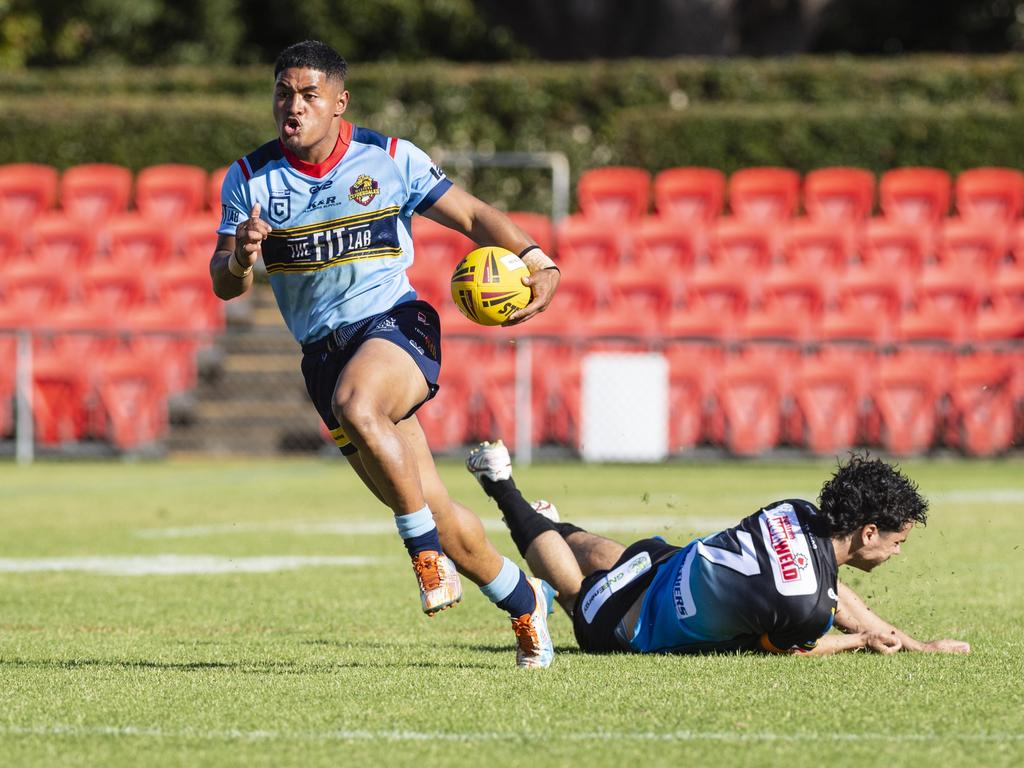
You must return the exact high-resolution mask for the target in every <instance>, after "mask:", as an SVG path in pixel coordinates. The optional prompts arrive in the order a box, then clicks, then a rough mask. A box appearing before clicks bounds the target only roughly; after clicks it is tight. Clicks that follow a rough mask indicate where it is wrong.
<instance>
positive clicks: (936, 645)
mask: <svg viewBox="0 0 1024 768" xmlns="http://www.w3.org/2000/svg"><path fill="white" fill-rule="evenodd" d="M921 651H922V652H923V653H970V652H971V644H970V643H965V642H964V641H963V640H950V639H942V640H932V641H931V642H928V643H924V644H923V645H922V646H921Z"/></svg>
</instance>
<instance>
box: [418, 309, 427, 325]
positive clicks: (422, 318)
mask: <svg viewBox="0 0 1024 768" xmlns="http://www.w3.org/2000/svg"><path fill="white" fill-rule="evenodd" d="M416 319H417V320H419V321H420V322H421V323H422V324H423V325H426V324H427V316H426V315H425V314H423V313H422V312H417V313H416Z"/></svg>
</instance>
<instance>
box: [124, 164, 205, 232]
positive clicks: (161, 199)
mask: <svg viewBox="0 0 1024 768" xmlns="http://www.w3.org/2000/svg"><path fill="white" fill-rule="evenodd" d="M208 185H209V176H208V174H207V173H206V171H205V170H203V169H202V168H199V167H198V166H195V165H182V164H178V163H168V164H165V165H151V166H149V167H148V168H143V169H142V170H141V171H139V173H138V176H136V178H135V207H136V208H138V209H139V211H141V212H142V213H143V214H144V215H147V216H153V217H155V218H156V219H158V220H164V221H166V220H168V219H171V220H180V219H184V218H187V217H189V216H191V215H192V214H195V213H198V212H199V211H201V210H203V209H204V208H205V207H206V190H207V186H208Z"/></svg>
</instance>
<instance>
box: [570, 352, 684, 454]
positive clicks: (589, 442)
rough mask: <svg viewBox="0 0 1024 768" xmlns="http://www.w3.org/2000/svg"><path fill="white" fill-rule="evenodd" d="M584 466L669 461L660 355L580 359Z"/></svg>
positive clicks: (603, 354)
mask: <svg viewBox="0 0 1024 768" xmlns="http://www.w3.org/2000/svg"><path fill="white" fill-rule="evenodd" d="M582 377H583V386H582V388H583V398H582V399H583V402H582V411H583V413H582V424H581V443H582V445H581V452H582V454H583V459H584V460H585V461H661V460H662V459H664V458H665V457H666V456H667V455H668V362H667V361H666V360H665V357H664V355H660V354H650V353H629V352H595V353H593V354H589V355H587V356H586V357H584V358H583V367H582Z"/></svg>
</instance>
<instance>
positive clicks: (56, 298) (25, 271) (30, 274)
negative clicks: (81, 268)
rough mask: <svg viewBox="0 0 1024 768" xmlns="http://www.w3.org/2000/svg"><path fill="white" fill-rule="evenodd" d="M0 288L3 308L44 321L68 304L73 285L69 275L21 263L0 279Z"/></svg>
mask: <svg viewBox="0 0 1024 768" xmlns="http://www.w3.org/2000/svg"><path fill="white" fill-rule="evenodd" d="M0 286H2V288H3V295H4V303H5V304H6V305H8V306H10V307H18V308H20V309H22V310H25V311H29V312H33V313H35V314H36V315H37V316H38V317H40V318H43V317H45V316H46V315H47V314H48V313H50V312H52V311H53V310H54V309H56V308H57V307H60V306H63V305H64V304H67V303H68V302H69V301H70V300H71V297H72V296H73V289H74V286H75V281H74V279H73V278H72V277H71V276H70V274H69V273H65V272H63V271H54V270H49V269H45V268H41V267H40V266H39V265H37V264H34V263H24V264H20V265H18V266H17V267H11V268H10V269H8V270H6V271H5V272H4V273H3V274H2V275H0Z"/></svg>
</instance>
